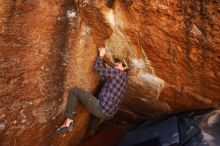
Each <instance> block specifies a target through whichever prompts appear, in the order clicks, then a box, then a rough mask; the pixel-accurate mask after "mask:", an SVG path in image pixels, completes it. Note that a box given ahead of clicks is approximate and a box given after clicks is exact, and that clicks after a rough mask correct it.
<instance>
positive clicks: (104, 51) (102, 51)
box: [99, 48, 106, 57]
mask: <svg viewBox="0 0 220 146" xmlns="http://www.w3.org/2000/svg"><path fill="white" fill-rule="evenodd" d="M105 53H106V50H105V48H99V56H100V57H104V56H105Z"/></svg>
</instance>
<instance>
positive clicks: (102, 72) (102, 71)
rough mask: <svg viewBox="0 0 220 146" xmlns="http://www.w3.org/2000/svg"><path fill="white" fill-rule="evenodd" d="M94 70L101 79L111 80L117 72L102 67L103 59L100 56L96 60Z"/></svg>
mask: <svg viewBox="0 0 220 146" xmlns="http://www.w3.org/2000/svg"><path fill="white" fill-rule="evenodd" d="M95 70H96V71H97V72H98V73H99V74H100V75H101V76H103V77H110V78H113V77H115V76H116V75H117V74H118V70H116V69H114V68H111V67H109V68H105V67H104V65H103V59H102V58H101V57H100V56H99V57H98V58H97V59H96V62H95Z"/></svg>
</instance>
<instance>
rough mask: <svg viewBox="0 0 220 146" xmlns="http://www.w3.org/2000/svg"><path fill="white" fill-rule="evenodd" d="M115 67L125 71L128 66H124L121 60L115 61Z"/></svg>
mask: <svg viewBox="0 0 220 146" xmlns="http://www.w3.org/2000/svg"><path fill="white" fill-rule="evenodd" d="M115 69H119V70H121V71H124V70H125V69H126V68H124V67H123V65H122V63H121V62H117V63H115Z"/></svg>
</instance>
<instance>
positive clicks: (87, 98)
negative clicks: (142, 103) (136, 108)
mask: <svg viewBox="0 0 220 146" xmlns="http://www.w3.org/2000/svg"><path fill="white" fill-rule="evenodd" d="M105 54H106V50H105V48H100V50H99V56H98V57H97V59H96V62H95V71H96V72H98V73H99V75H101V76H102V77H104V78H105V79H106V81H105V83H104V86H103V87H102V90H101V92H100V93H99V95H98V99H97V98H96V97H95V96H93V95H92V94H90V93H88V92H86V91H84V90H83V89H80V88H78V87H74V88H71V89H70V90H69V94H68V101H67V105H66V110H65V112H64V115H65V117H66V120H65V122H64V123H63V125H62V126H61V127H60V128H58V129H57V132H59V133H62V132H66V131H70V130H71V129H73V128H74V127H75V125H74V123H73V120H74V118H75V117H76V112H75V108H76V106H77V105H78V103H79V102H80V103H81V104H83V105H84V106H85V107H86V108H87V109H88V111H89V112H90V113H91V114H92V115H93V116H95V117H97V118H98V119H100V121H102V122H103V121H105V120H107V119H111V118H113V116H114V115H115V114H116V112H117V110H118V106H119V103H120V101H121V98H122V97H123V95H124V93H125V91H126V88H127V83H128V69H129V65H128V64H127V62H126V61H125V59H122V58H115V59H114V67H104V63H103V57H104V56H105Z"/></svg>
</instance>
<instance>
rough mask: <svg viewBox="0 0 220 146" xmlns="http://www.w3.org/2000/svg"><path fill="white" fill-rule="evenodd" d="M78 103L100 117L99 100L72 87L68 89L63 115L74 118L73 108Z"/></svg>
mask: <svg viewBox="0 0 220 146" xmlns="http://www.w3.org/2000/svg"><path fill="white" fill-rule="evenodd" d="M79 103H82V104H83V105H84V106H85V107H86V108H87V109H88V110H89V112H90V113H91V114H92V115H94V116H95V117H97V118H99V119H102V112H101V109H100V106H99V100H98V99H97V98H96V97H94V96H93V95H92V94H90V93H88V92H86V91H84V90H82V89H80V88H78V87H74V88H71V89H70V90H69V94H68V101H67V105H66V110H65V113H64V114H65V116H66V117H67V118H69V119H74V117H75V116H76V113H75V108H76V107H77V105H78V104H79Z"/></svg>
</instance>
